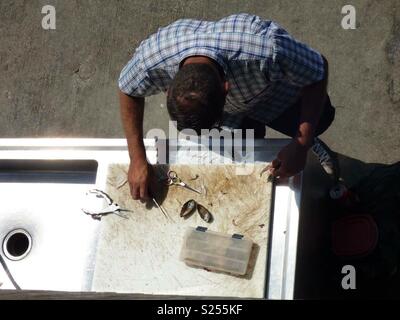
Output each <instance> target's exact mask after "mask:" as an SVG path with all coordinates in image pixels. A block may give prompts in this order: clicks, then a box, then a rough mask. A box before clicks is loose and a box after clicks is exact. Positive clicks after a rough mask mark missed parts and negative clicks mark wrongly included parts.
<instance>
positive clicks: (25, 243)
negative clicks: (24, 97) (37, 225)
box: [3, 229, 32, 260]
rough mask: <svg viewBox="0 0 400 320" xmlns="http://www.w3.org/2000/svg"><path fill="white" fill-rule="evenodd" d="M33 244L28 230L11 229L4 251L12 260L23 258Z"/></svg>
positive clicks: (5, 240)
mask: <svg viewBox="0 0 400 320" xmlns="http://www.w3.org/2000/svg"><path fill="white" fill-rule="evenodd" d="M31 245H32V239H31V236H30V234H29V233H28V232H26V231H25V230H23V229H18V230H14V231H11V232H10V233H9V234H8V235H7V236H6V237H5V239H4V243H3V251H4V254H5V256H6V257H7V258H8V259H10V260H21V259H23V258H25V257H26V256H27V255H28V253H29V251H30V249H31Z"/></svg>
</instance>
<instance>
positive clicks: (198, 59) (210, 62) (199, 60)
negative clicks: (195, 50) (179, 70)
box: [181, 56, 225, 78]
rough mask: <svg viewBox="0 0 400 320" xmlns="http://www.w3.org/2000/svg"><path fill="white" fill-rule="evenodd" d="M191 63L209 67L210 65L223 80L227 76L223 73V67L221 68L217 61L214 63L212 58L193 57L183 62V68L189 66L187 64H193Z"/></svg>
mask: <svg viewBox="0 0 400 320" xmlns="http://www.w3.org/2000/svg"><path fill="white" fill-rule="evenodd" d="M191 63H203V64H208V65H210V66H211V67H213V69H214V70H215V71H217V72H218V74H219V75H220V76H221V78H223V77H224V76H225V75H224V71H223V69H222V68H221V66H220V65H219V64H218V63H217V62H216V61H214V60H213V59H211V58H209V57H206V56H192V57H189V58H186V59H185V60H184V61H183V63H182V66H181V67H183V66H184V65H187V64H191Z"/></svg>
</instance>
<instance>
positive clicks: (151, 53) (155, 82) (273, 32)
mask: <svg viewBox="0 0 400 320" xmlns="http://www.w3.org/2000/svg"><path fill="white" fill-rule="evenodd" d="M194 55H202V56H207V57H209V58H211V59H214V60H215V61H216V62H218V64H219V65H220V66H221V67H222V68H223V70H224V72H225V76H226V79H227V80H228V82H229V92H228V95H227V99H226V105H225V108H224V126H227V127H230V128H238V127H239V126H240V123H241V120H242V119H243V117H244V116H248V117H250V118H252V119H255V120H257V121H260V122H262V123H265V124H268V123H269V122H270V121H272V120H274V119H276V118H277V117H278V116H279V115H280V114H281V113H282V112H283V111H284V110H285V109H286V108H288V107H290V106H291V105H293V104H294V103H295V102H296V100H297V99H298V98H299V92H300V89H301V88H302V87H304V86H307V85H309V84H312V83H315V82H318V81H320V80H322V79H323V77H324V63H323V59H322V56H321V55H320V54H319V53H318V52H317V51H315V50H313V49H311V48H310V47H309V46H307V45H306V44H304V43H301V42H299V41H297V40H295V39H294V38H293V37H292V36H291V35H290V34H289V33H287V32H286V31H285V30H284V29H283V28H282V27H281V26H279V25H278V24H277V23H275V22H272V21H269V20H262V19H261V18H260V17H258V16H254V15H250V14H235V15H231V16H229V17H226V18H224V19H221V20H219V21H198V20H191V19H181V20H178V21H176V22H174V23H172V24H170V25H169V26H166V27H164V28H160V29H159V30H158V31H157V32H156V33H155V34H153V35H151V36H150V37H149V38H148V39H146V40H144V41H142V42H141V44H140V46H139V47H138V48H137V49H136V52H135V54H134V55H133V57H132V59H131V60H130V61H129V62H128V64H127V65H126V66H125V67H124V68H123V70H122V72H121V75H120V78H119V88H120V89H121V91H122V92H124V93H126V94H128V95H130V96H135V97H145V96H150V95H153V94H156V93H159V92H165V91H166V90H167V88H168V85H169V83H170V81H171V80H172V79H173V78H174V77H175V75H176V73H177V72H178V70H179V64H180V62H181V61H183V60H184V59H185V58H187V57H189V56H194Z"/></svg>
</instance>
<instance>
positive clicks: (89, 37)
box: [0, 0, 400, 298]
mask: <svg viewBox="0 0 400 320" xmlns="http://www.w3.org/2000/svg"><path fill="white" fill-rule="evenodd" d="M48 4H50V5H54V6H55V8H56V13H57V24H56V30H52V31H45V30H43V29H42V27H41V19H42V17H43V15H42V14H41V8H42V6H44V5H48ZM346 4H352V5H353V6H354V7H355V8H356V12H357V29H356V30H344V29H343V28H342V27H341V20H342V17H343V15H342V14H341V9H342V7H343V6H344V5H346ZM238 12H248V13H254V14H257V15H259V16H261V17H263V18H265V19H271V20H275V21H277V22H278V23H280V24H281V25H282V26H284V27H285V28H286V29H287V30H288V31H289V32H291V33H292V34H293V35H294V36H296V37H297V38H298V39H299V40H301V41H304V42H306V43H308V44H309V45H311V46H312V47H313V48H315V49H317V50H319V51H320V52H321V53H323V54H324V55H325V56H326V57H327V59H328V61H329V63H330V83H329V93H330V96H331V100H332V103H333V105H335V106H336V120H335V122H334V123H333V125H332V127H331V128H330V129H329V130H328V131H327V132H326V133H325V134H324V135H323V136H322V138H323V140H324V141H325V142H327V143H328V144H329V145H330V146H331V148H332V149H334V150H336V151H337V152H339V153H340V154H341V155H342V156H341V158H340V159H341V164H342V165H343V167H345V168H346V169H345V173H346V175H347V177H348V178H349V179H350V182H351V183H356V181H358V180H359V179H360V178H361V177H362V176H363V175H364V174H365V173H366V172H369V171H370V170H371V166H370V165H369V163H383V164H389V163H393V162H395V161H398V160H399V159H400V139H399V136H400V125H399V123H400V3H399V1H398V0H382V1H374V0H352V1H350V2H349V1H344V0H332V1H329V2H328V1H322V0H296V1H294V0H279V1H277V0H265V1H255V0H249V1H239V0H233V1H209V0H204V1H194V0H186V1H184V0H175V1H167V0H158V1H155V0H148V1H138V0H134V1H132V0H120V1H107V2H106V1H100V0H97V1H96V0H91V1H77V0H68V1H66V0H45V1H44V0H35V1H32V0H29V1H28V0H2V1H1V2H0V105H1V117H0V137H2V138H5V137H10V138H11V137H96V138H117V137H123V132H122V128H121V123H120V120H119V109H118V108H119V107H118V100H117V78H118V75H119V73H120V71H121V69H122V67H123V66H124V64H125V63H126V62H127V61H128V60H129V58H130V56H131V55H132V53H133V52H134V50H135V47H136V46H137V45H138V44H139V42H140V41H141V40H143V39H144V38H146V37H147V36H148V35H150V34H151V33H153V32H155V31H156V30H157V28H158V27H160V26H164V25H167V24H169V23H170V22H173V21H174V20H176V19H179V18H198V19H207V20H214V19H218V18H221V17H224V16H226V15H229V14H232V13H238ZM167 121H168V115H167V111H166V109H165V99H164V97H163V95H158V96H153V97H150V98H149V99H148V100H147V105H146V114H145V125H144V126H145V131H146V132H147V130H149V129H151V128H162V129H166V128H167V126H168V122H167ZM270 135H271V136H273V137H276V136H280V135H277V134H276V133H274V132H271V133H270ZM304 183H305V191H304V200H303V212H302V217H301V227H300V238H299V246H300V247H299V267H298V277H297V279H298V280H297V282H298V286H297V290H296V291H297V296H298V297H300V298H318V297H326V296H329V295H330V293H327V290H325V289H324V288H322V287H321V281H319V278H318V276H313V274H312V273H311V272H310V271H309V270H313V272H314V271H315V272H317V273H318V265H319V263H322V262H321V261H323V260H321V259H319V258H318V257H321V255H320V253H321V252H324V250H328V248H327V247H323V246H322V247H321V246H319V245H318V244H319V243H322V242H319V241H318V240H319V239H321V237H324V236H325V234H324V232H325V231H326V230H327V229H324V227H326V220H325V218H324V214H325V212H324V210H325V207H324V204H323V201H322V200H321V199H323V197H324V195H325V193H324V191H325V189H324V188H325V186H327V185H328V181H327V180H326V178H325V177H324V176H323V173H322V171H321V169H320V168H319V167H318V165H317V164H316V163H315V160H314V159H312V157H311V156H310V162H309V166H308V167H307V169H306V171H305V182H304ZM321 201H322V202H321ZM318 259H319V260H318ZM303 262H304V263H303Z"/></svg>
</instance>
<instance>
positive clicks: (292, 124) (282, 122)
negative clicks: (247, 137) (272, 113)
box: [241, 96, 335, 139]
mask: <svg viewBox="0 0 400 320" xmlns="http://www.w3.org/2000/svg"><path fill="white" fill-rule="evenodd" d="M300 116H301V101H300V100H298V101H297V102H296V103H295V104H294V105H293V106H291V107H289V108H288V109H286V110H285V111H284V112H283V114H281V115H280V116H279V117H278V118H277V119H275V120H273V121H272V122H270V123H261V122H259V121H257V120H254V119H251V118H248V117H246V118H244V119H243V121H242V125H241V129H254V138H256V139H262V138H264V137H265V131H266V128H265V126H268V127H270V128H272V129H274V130H276V131H279V132H281V133H283V134H286V135H288V136H290V137H294V136H296V134H297V132H298V130H299V124H300ZM334 118H335V108H334V107H333V106H332V104H331V100H330V99H329V96H328V97H327V99H326V102H325V106H324V109H323V111H322V114H321V117H320V120H319V122H318V126H317V129H316V136H319V135H321V134H322V133H324V132H325V131H326V130H327V129H328V128H329V126H330V125H331V124H332V122H333V119H334Z"/></svg>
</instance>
